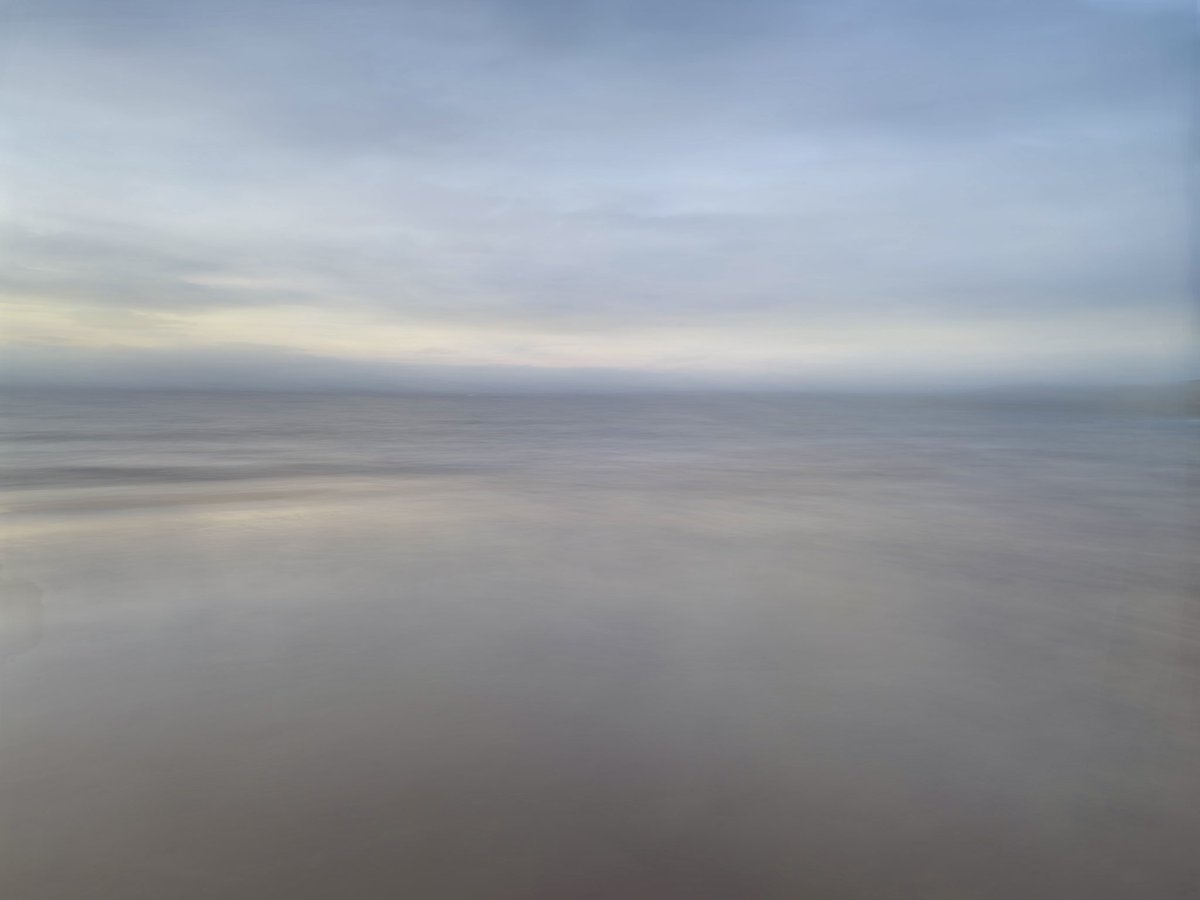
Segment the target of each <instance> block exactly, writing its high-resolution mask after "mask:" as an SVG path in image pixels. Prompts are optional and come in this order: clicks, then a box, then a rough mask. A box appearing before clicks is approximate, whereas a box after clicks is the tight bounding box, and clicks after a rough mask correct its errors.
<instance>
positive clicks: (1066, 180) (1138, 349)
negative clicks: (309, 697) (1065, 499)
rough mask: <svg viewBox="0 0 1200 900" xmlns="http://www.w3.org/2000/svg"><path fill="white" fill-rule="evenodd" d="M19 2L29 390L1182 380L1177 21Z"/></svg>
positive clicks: (644, 2) (1185, 47)
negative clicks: (110, 385) (79, 385)
mask: <svg viewBox="0 0 1200 900" xmlns="http://www.w3.org/2000/svg"><path fill="white" fill-rule="evenodd" d="M7 9H8V12H7V13H5V14H4V15H5V17H6V22H5V27H4V32H5V34H6V36H5V37H4V38H3V39H2V43H3V50H4V54H3V62H2V66H3V67H2V68H0V104H2V106H0V113H2V118H3V120H4V121H5V123H6V125H5V131H6V134H5V138H4V145H5V151H4V154H3V159H2V162H0V166H2V170H0V171H2V175H3V181H2V185H3V196H2V200H3V209H4V218H3V221H4V224H3V226H2V229H3V230H2V232H0V240H2V246H3V247H4V254H5V256H6V257H7V260H8V261H7V264H6V265H5V266H4V274H3V276H0V291H2V293H3V298H4V311H3V313H2V314H0V315H2V318H0V326H2V328H3V340H4V341H5V342H6V343H7V345H8V346H7V348H6V350H5V356H6V359H7V360H8V362H7V363H6V366H5V372H6V373H7V375H8V376H9V377H10V378H13V379H16V380H24V381H38V380H52V381H53V380H67V381H71V380H89V379H96V378H99V379H100V380H104V379H113V380H116V381H121V382H128V383H148V384H156V383H209V382H213V381H214V380H216V381H223V382H232V383H238V382H244V383H246V384H247V385H248V386H254V385H255V384H258V383H265V382H270V383H272V384H287V383H289V382H290V381H295V383H297V384H300V383H303V384H305V385H308V384H310V383H311V384H320V383H329V384H334V383H336V384H339V385H352V384H355V383H362V384H365V385H369V386H374V385H377V384H383V383H392V382H395V383H407V382H406V380H408V381H411V380H412V379H413V378H417V379H418V380H420V379H432V380H433V381H435V382H436V381H437V379H439V378H443V377H445V378H459V377H461V378H465V379H467V380H468V381H469V380H471V379H481V380H484V381H493V382H497V383H502V382H504V381H505V380H506V379H518V380H521V381H522V383H526V382H541V381H544V382H545V383H547V384H551V385H554V384H561V385H571V384H576V383H584V382H596V381H599V382H603V381H604V380H605V379H606V378H607V379H616V380H617V381H620V382H621V383H643V382H645V383H660V382H661V383H667V382H668V381H670V382H672V383H686V382H689V381H691V382H694V383H697V384H699V383H704V384H716V383H729V384H757V383H763V384H795V385H798V386H806V385H819V386H836V385H844V386H880V385H895V386H906V385H914V386H916V385H920V386H925V385H951V386H952V385H960V384H986V383H1002V382H1012V381H1064V382H1096V381H1140V380H1146V381H1151V380H1159V379H1165V378H1174V377H1186V375H1187V374H1188V369H1187V366H1188V361H1189V359H1190V358H1191V355H1192V344H1193V343H1194V341H1193V333H1192V328H1191V321H1190V320H1191V310H1190V308H1189V306H1190V304H1189V297H1188V284H1187V278H1188V275H1187V254H1186V251H1187V241H1188V237H1189V236H1188V222H1187V208H1186V205H1185V197H1184V189H1185V186H1186V179H1185V160H1186V157H1187V154H1188V152H1189V149H1190V148H1189V147H1188V133H1187V130H1188V111H1187V105H1188V102H1189V100H1188V96H1187V91H1188V87H1189V83H1190V79H1191V77H1192V75H1193V73H1192V71H1191V68H1192V64H1193V61H1194V60H1193V58H1192V56H1193V53H1194V52H1195V48H1194V38H1195V31H1194V24H1193V21H1192V19H1193V10H1192V9H1191V5H1190V4H1188V3H1185V2H1178V3H1175V2H1153V0H1144V2H1135V0H1087V2H1085V0H1039V2H1032V0H1004V2H991V0H969V2H968V0H956V2H949V0H913V2H906V0H890V2H884V0H868V2H855V0H837V2H834V0H827V2H804V0H792V2H783V0H750V2H741V3H732V2H715V0H640V2H633V0H603V2H602V0H575V2H572V0H437V2H384V0H361V2H355V0H343V2H332V0H320V2H311V0H309V2H306V0H296V2H280V0H245V2H226V0H221V2H217V0H195V2H191V3H186V4H184V3H179V4H171V3H161V2H145V0H131V2H120V0H108V2H101V0H38V2H36V3H35V2H32V0H29V2H25V3H20V2H18V3H15V4H13V3H10V4H9V5H8V7H7ZM614 383H615V382H614Z"/></svg>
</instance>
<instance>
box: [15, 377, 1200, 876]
mask: <svg viewBox="0 0 1200 900" xmlns="http://www.w3.org/2000/svg"><path fill="white" fill-rule="evenodd" d="M3 406H4V417H3V418H4V422H3V424H4V429H5V436H4V438H3V446H4V459H3V462H4V469H5V483H6V486H7V489H6V492H5V500H4V505H5V507H6V509H7V512H8V516H7V526H6V529H7V530H6V537H5V542H4V555H3V563H4V569H3V571H2V572H0V577H2V578H3V585H2V588H3V612H4V616H5V621H4V631H3V638H4V647H3V649H4V654H5V655H4V659H3V668H2V669H0V677H2V679H3V681H2V684H0V704H2V710H0V712H2V714H3V721H2V723H0V741H2V750H3V765H2V767H0V780H2V782H3V791H4V796H3V798H2V800H0V810H2V812H0V816H2V817H3V827H4V835H3V841H2V850H3V856H4V859H3V877H2V883H3V884H4V886H5V888H6V890H5V895H6V896H11V897H14V898H17V897H19V898H21V900H85V898H86V900H141V898H146V900H151V898H152V900H163V898H171V900H193V898H194V900H212V898H222V900H242V898H245V900H252V898H253V900H276V898H278V900H285V898H286V900H306V898H313V900H318V898H319V900H328V898H334V897H343V898H349V900H376V898H378V900H384V898H387V900H395V898H412V900H459V898H461V900H476V898H478V900H507V898H513V900H542V898H545V900H707V898H715V900H726V898H728V900H757V898H763V900H774V898H779V900H794V898H814V900H825V898H832V900H840V898H872V900H873V898H896V900H908V898H920V900H943V898H944V900H976V898H978V900H990V898H996V900H1012V898H1048V900H1049V898H1054V900H1062V898H1068V900H1070V898H1080V900H1083V898H1087V900H1093V898H1129V900H1150V898H1155V900H1158V898H1163V900H1173V898H1181V900H1182V898H1191V897H1194V896H1196V895H1197V893H1196V892H1197V890H1200V861H1198V857H1197V854H1196V847H1197V846H1200V699H1198V697H1200V691H1198V688H1200V682H1198V674H1200V612H1198V611H1197V601H1196V600H1195V599H1194V595H1193V594H1192V591H1191V587H1192V586H1193V585H1194V584H1195V581H1194V574H1195V572H1194V569H1193V568H1191V562H1190V559H1189V557H1190V551H1191V550H1192V547H1193V541H1194V537H1195V533H1194V531H1195V530H1194V528H1193V527H1192V525H1191V523H1192V521H1193V519H1194V517H1193V513H1194V511H1195V510H1194V504H1193V503H1192V501H1191V500H1190V493H1191V491H1192V489H1193V487H1194V483H1192V481H1191V478H1192V476H1191V472H1190V470H1189V467H1190V466H1191V460H1192V458H1193V456H1194V452H1193V451H1194V450H1195V446H1196V444H1195V441H1196V437H1197V425H1196V423H1195V422H1194V421H1189V420H1186V419H1180V418H1176V419H1162V418H1150V417H1138V416H1111V415H1109V416H1105V415H1100V414H1097V413H1094V412H1087V411H1082V410H1069V409H1062V408H1050V407H1042V408H1035V407H1011V406H1010V407H1005V406H968V405H954V404H948V403H934V402H929V401H924V402H922V401H914V400H906V401H901V400H890V401H879V400H876V401H872V400H861V399H859V400H846V399H814V398H797V397H785V396H743V397H737V396H724V397H721V396H677V397H625V398H616V397H482V396H481V397H419V398H404V397H369V396H357V397H355V396H307V395H287V394H281V395H235V394H226V395H216V394H213V395H202V394H165V393H164V394H154V393H125V394H121V393H99V392H97V393H91V394H88V393H79V394H73V395H72V394H40V395H35V394H24V395H18V394H10V395H9V396H7V397H6V398H4V401H3Z"/></svg>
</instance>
